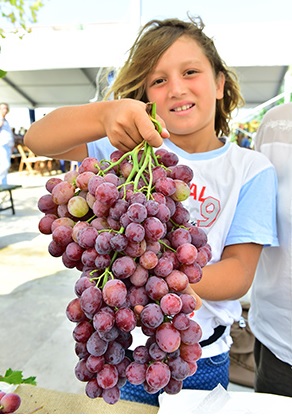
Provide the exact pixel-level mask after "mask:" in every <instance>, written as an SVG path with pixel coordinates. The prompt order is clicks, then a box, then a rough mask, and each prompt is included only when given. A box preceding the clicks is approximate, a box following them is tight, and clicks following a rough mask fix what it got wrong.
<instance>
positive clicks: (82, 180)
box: [76, 171, 95, 191]
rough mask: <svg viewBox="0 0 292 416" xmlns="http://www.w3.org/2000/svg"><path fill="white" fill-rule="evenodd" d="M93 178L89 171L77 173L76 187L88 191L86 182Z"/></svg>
mask: <svg viewBox="0 0 292 416" xmlns="http://www.w3.org/2000/svg"><path fill="white" fill-rule="evenodd" d="M93 176H94V177H95V174H94V173H93V172H91V171H84V172H81V173H80V171H79V174H78V175H77V177H76V186H77V187H78V188H79V189H81V190H84V191H88V182H89V180H90V178H92V177H93Z"/></svg>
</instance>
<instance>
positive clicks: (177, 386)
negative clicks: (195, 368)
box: [164, 377, 183, 394]
mask: <svg viewBox="0 0 292 416" xmlns="http://www.w3.org/2000/svg"><path fill="white" fill-rule="evenodd" d="M182 388H183V382H182V381H181V380H175V379H174V378H172V377H170V380H169V382H168V384H167V385H166V386H165V387H164V391H165V393H167V394H178V393H179V392H180V391H181V390H182Z"/></svg>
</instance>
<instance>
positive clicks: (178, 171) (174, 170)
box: [170, 165, 194, 184]
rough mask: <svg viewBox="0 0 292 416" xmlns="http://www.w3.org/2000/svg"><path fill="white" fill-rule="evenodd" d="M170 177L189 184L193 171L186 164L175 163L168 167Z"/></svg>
mask: <svg viewBox="0 0 292 416" xmlns="http://www.w3.org/2000/svg"><path fill="white" fill-rule="evenodd" d="M170 177H171V178H172V179H180V180H181V181H183V182H185V183H187V184H189V183H190V182H191V181H192V179H193V177H194V172H193V171H192V169H191V168H190V167H189V166H187V165H176V166H172V167H171V168H170Z"/></svg>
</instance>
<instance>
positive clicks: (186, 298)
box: [180, 293, 196, 314]
mask: <svg viewBox="0 0 292 416" xmlns="http://www.w3.org/2000/svg"><path fill="white" fill-rule="evenodd" d="M180 298H181V300H182V308H181V311H182V312H183V313H185V314H189V313H192V311H194V310H195V308H196V300H195V298H194V297H193V296H192V295H190V294H188V293H182V294H180Z"/></svg>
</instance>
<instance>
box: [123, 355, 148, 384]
mask: <svg viewBox="0 0 292 416" xmlns="http://www.w3.org/2000/svg"><path fill="white" fill-rule="evenodd" d="M146 370H147V365H146V364H142V363H138V362H136V361H132V362H131V363H130V364H129V365H128V367H127V368H126V377H127V380H128V381H129V382H130V383H131V384H134V385H139V384H142V383H143V382H144V381H145V379H146Z"/></svg>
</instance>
